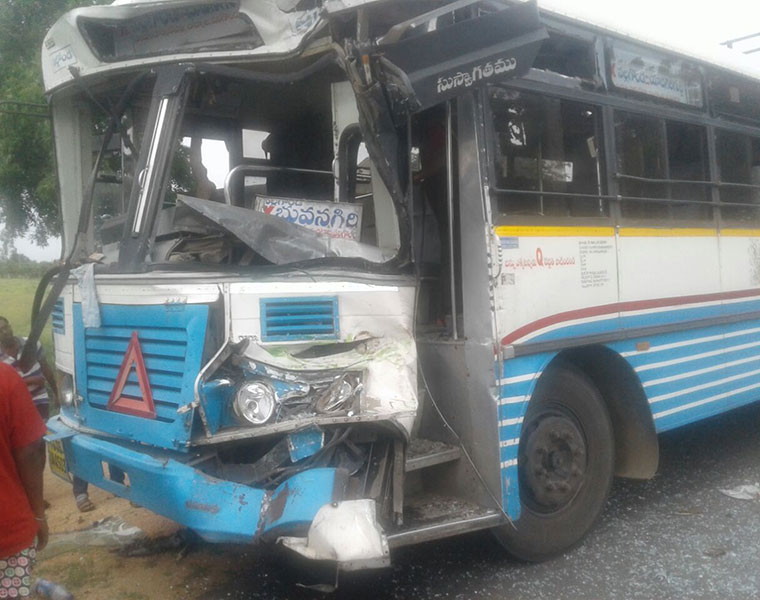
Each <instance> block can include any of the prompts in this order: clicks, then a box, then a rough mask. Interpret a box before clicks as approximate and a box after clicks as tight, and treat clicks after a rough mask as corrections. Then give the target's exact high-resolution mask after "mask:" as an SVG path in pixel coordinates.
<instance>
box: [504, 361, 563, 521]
mask: <svg viewBox="0 0 760 600" xmlns="http://www.w3.org/2000/svg"><path fill="white" fill-rule="evenodd" d="M555 356H556V353H543V354H534V355H530V356H521V357H518V358H512V359H509V360H507V361H504V366H503V370H502V373H501V378H500V379H502V380H505V379H508V378H512V377H527V376H530V378H529V379H526V380H524V381H517V382H514V383H503V384H502V385H501V386H500V388H499V392H500V399H503V398H514V397H519V396H523V397H525V401H524V402H519V403H514V404H500V405H499V421H500V422H501V421H502V420H504V419H520V418H522V417H524V416H525V410H526V408H527V406H528V402H527V400H528V398H530V396H531V394H532V393H533V390H534V389H535V385H536V381H537V377H536V375H537V374H538V373H540V372H541V371H542V370H543V369H544V368H545V367H546V365H548V364H549V362H550V361H551V360H552V359H553V358H554V357H555ZM521 431H522V423H514V424H511V425H503V426H502V425H499V442H505V441H507V440H516V439H519V438H520V432H521ZM518 451H519V445H517V444H515V445H513V446H506V447H502V446H501V444H500V448H499V459H500V463H504V462H505V461H511V460H515V459H517V457H518ZM501 493H502V505H503V508H504V510H505V512H506V513H507V515H509V518H510V519H513V520H517V519H518V518H519V517H520V488H519V482H518V469H517V465H511V466H508V467H501Z"/></svg>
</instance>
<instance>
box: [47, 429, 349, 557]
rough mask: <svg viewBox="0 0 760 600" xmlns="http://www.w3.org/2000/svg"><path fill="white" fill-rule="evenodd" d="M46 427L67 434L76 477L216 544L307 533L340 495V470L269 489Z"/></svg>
mask: <svg viewBox="0 0 760 600" xmlns="http://www.w3.org/2000/svg"><path fill="white" fill-rule="evenodd" d="M48 428H49V429H50V430H51V431H52V432H53V435H54V436H60V438H61V439H63V444H64V449H65V452H66V458H67V461H68V465H69V467H70V468H71V470H72V472H73V473H74V474H75V475H77V476H79V477H81V478H82V479H84V480H86V481H89V482H90V483H92V484H93V485H96V486H98V487H100V488H102V489H104V490H106V491H109V492H111V493H113V494H116V495H118V496H121V497H123V498H128V499H129V500H132V501H133V502H136V503H137V504H139V505H141V506H143V507H145V508H147V509H149V510H151V511H153V512H156V513H158V514H160V515H164V516H165V517H167V518H169V519H172V520H173V521H175V522H177V523H180V524H182V525H184V526H186V527H189V528H191V529H193V530H194V531H196V532H197V533H198V534H199V535H201V537H203V538H204V539H206V540H208V541H210V542H227V543H231V542H235V543H253V542H254V541H255V540H256V539H257V537H258V536H260V535H262V534H264V533H267V532H271V531H275V530H276V531H278V532H280V531H295V532H298V533H299V534H304V533H305V532H306V528H307V527H308V525H309V524H310V523H311V521H312V520H313V519H314V516H315V515H316V513H317V511H318V510H319V509H320V508H321V507H322V506H323V505H324V504H328V503H330V502H333V501H337V500H341V499H342V498H341V497H340V496H339V494H340V493H341V490H340V489H339V486H336V470H335V469H326V468H325V469H312V470H310V471H304V472H302V473H298V474H296V475H294V476H293V477H291V478H290V479H288V480H287V481H285V482H284V483H283V484H281V485H280V486H279V487H278V488H277V489H276V490H274V492H273V493H269V492H267V491H266V490H263V489H259V488H253V487H250V486H247V485H242V484H238V483H233V482H231V481H224V480H221V479H216V478H213V477H210V476H208V475H206V474H204V473H201V472H200V471H197V470H196V469H194V468H192V467H190V466H188V465H185V464H183V463H182V462H181V461H180V460H177V458H181V455H178V454H177V453H172V454H171V455H170V456H153V455H151V454H149V453H148V452H146V451H145V450H146V449H145V447H142V448H140V451H137V449H134V448H126V447H124V446H121V445H119V444H115V443H113V442H108V441H105V440H101V439H98V438H94V437H91V436H87V435H83V434H78V433H76V432H74V431H73V430H71V429H69V428H68V427H66V426H65V425H63V424H61V423H60V422H59V421H58V420H57V419H56V418H53V419H51V420H50V421H49V422H48ZM71 434H74V435H71ZM172 456H174V457H175V458H172ZM102 462H106V463H108V464H109V465H111V466H114V467H118V468H119V469H121V470H122V471H123V472H124V473H126V474H127V477H128V481H129V484H130V485H129V486H126V485H123V484H121V483H117V482H115V481H112V480H111V479H109V478H108V477H107V476H106V475H104V473H103V467H102ZM262 513H263V514H262Z"/></svg>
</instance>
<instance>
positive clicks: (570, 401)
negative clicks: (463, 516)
mask: <svg viewBox="0 0 760 600" xmlns="http://www.w3.org/2000/svg"><path fill="white" fill-rule="evenodd" d="M518 453H519V454H518V480H519V483H520V504H521V514H520V518H519V519H518V520H517V521H515V523H514V527H513V526H512V525H509V524H507V525H503V526H500V527H498V528H495V529H494V535H495V536H496V538H497V539H498V540H499V542H500V543H501V544H502V546H504V548H506V550H507V551H508V552H509V553H510V554H511V555H512V556H514V557H515V558H518V559H520V560H525V561H530V562H539V561H542V560H546V559H548V558H551V557H552V556H556V555H557V554H560V553H562V552H565V551H566V550H569V549H570V548H572V547H573V546H575V545H576V544H578V543H579V542H580V541H581V540H582V539H583V537H584V536H585V535H586V534H587V533H588V531H589V530H590V529H591V527H592V526H593V524H594V522H595V521H596V519H597V518H598V517H599V515H600V514H601V512H602V510H603V509H604V505H605V501H606V500H607V496H608V494H609V490H610V485H611V483H612V476H613V468H614V444H613V431H612V423H611V422H610V417H609V414H608V413H607V408H606V406H605V404H604V400H603V399H602V396H601V394H600V393H599V390H597V389H596V386H594V384H593V383H592V382H591V381H590V380H589V379H588V378H587V377H586V376H585V375H584V374H583V373H581V372H580V371H578V370H577V369H576V368H574V367H572V366H571V365H566V364H561V365H556V366H552V367H550V368H549V369H548V370H547V371H546V372H545V373H544V374H543V375H542V376H541V379H540V381H539V382H538V385H537V386H536V391H535V393H534V394H533V397H532V398H531V401H530V404H528V410H527V411H526V413H525V418H524V420H523V426H522V432H521V434H520V446H519V450H518Z"/></svg>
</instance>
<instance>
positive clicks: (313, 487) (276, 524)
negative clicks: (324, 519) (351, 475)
mask: <svg viewBox="0 0 760 600" xmlns="http://www.w3.org/2000/svg"><path fill="white" fill-rule="evenodd" d="M335 472H336V470H335V469H310V470H308V471H303V472H301V473H298V474H297V475H294V476H293V477H291V478H290V479H288V480H287V481H286V482H284V483H282V484H280V485H279V487H278V488H277V489H276V490H275V491H274V493H273V494H272V496H271V499H270V500H269V507H268V508H267V512H266V514H265V515H264V520H263V532H264V533H271V532H273V531H277V533H278V534H284V533H289V532H293V531H297V530H299V529H300V530H301V531H304V530H305V529H306V528H307V526H308V525H309V523H311V521H312V520H313V519H314V516H315V515H316V514H317V511H318V510H319V509H320V508H321V507H322V506H324V505H325V504H329V503H330V502H332V501H333V500H335V499H336V497H335V494H336V490H335Z"/></svg>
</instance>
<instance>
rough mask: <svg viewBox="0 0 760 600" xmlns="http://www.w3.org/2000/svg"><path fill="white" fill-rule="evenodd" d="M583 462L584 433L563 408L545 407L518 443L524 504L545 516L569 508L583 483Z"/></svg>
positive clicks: (585, 464)
mask: <svg viewBox="0 0 760 600" xmlns="http://www.w3.org/2000/svg"><path fill="white" fill-rule="evenodd" d="M586 459H587V448H586V439H585V436H584V435H583V430H582V428H581V426H580V424H579V423H578V421H577V419H576V418H575V417H574V416H573V415H572V414H570V413H569V412H567V410H565V409H564V407H556V406H554V407H546V408H543V409H542V410H541V411H540V412H539V413H538V414H536V415H533V416H532V417H531V419H530V421H529V422H528V423H527V424H526V427H525V430H524V432H523V434H522V436H521V439H520V451H519V463H518V464H519V465H520V467H519V469H520V492H521V494H520V495H521V497H522V500H523V504H525V505H526V506H527V507H528V508H529V509H531V510H533V511H534V512H537V513H544V514H548V513H553V512H557V511H559V510H562V509H563V508H564V507H566V506H568V505H569V504H570V503H571V502H572V501H573V499H574V498H575V497H576V496H577V495H578V492H579V491H580V489H581V488H582V487H583V484H584V482H585V476H586V467H587V460H586Z"/></svg>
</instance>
